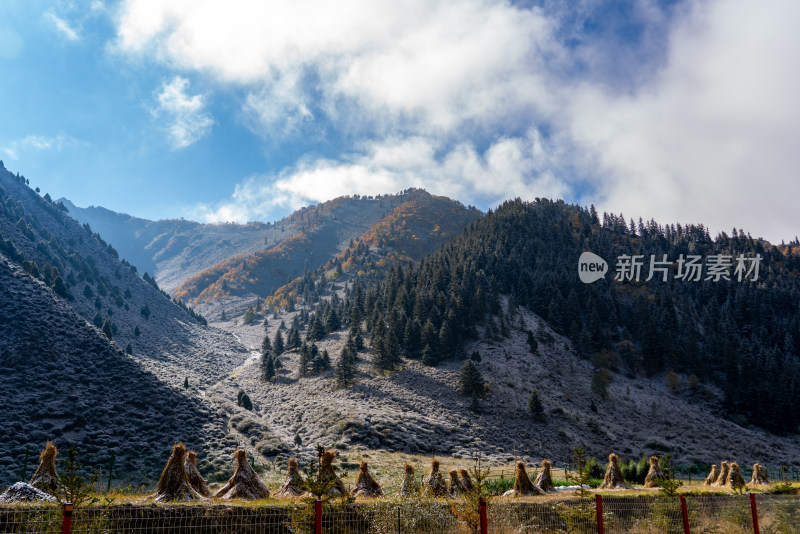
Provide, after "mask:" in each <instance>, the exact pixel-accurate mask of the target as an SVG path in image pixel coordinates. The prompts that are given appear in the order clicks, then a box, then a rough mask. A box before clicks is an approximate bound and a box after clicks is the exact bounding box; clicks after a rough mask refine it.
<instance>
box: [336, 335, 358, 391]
mask: <svg viewBox="0 0 800 534" xmlns="http://www.w3.org/2000/svg"><path fill="white" fill-rule="evenodd" d="M355 359H356V358H355V354H353V352H351V350H350V349H349V348H348V347H347V345H345V346H344V347H342V352H341V353H340V354H339V358H338V359H337V360H336V369H335V371H334V377H335V378H336V386H337V387H340V388H343V387H347V386H348V385H349V384H350V382H352V380H353V378H355V376H356V365H355V363H356V362H355Z"/></svg>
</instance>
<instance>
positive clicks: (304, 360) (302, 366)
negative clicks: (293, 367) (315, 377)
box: [297, 343, 309, 378]
mask: <svg viewBox="0 0 800 534" xmlns="http://www.w3.org/2000/svg"><path fill="white" fill-rule="evenodd" d="M308 362H309V357H308V344H306V343H303V346H302V347H300V358H299V359H298V360H297V376H298V377H300V378H302V377H304V376H307V375H308Z"/></svg>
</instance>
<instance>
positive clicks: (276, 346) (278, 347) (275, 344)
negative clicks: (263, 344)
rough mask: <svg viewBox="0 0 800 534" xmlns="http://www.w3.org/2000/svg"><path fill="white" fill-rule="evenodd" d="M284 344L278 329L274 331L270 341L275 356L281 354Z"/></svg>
mask: <svg viewBox="0 0 800 534" xmlns="http://www.w3.org/2000/svg"><path fill="white" fill-rule="evenodd" d="M283 351H284V346H283V336H282V335H281V331H280V329H278V331H277V332H275V339H274V340H273V341H272V353H273V354H274V355H275V356H276V357H277V356H280V355H281V354H283Z"/></svg>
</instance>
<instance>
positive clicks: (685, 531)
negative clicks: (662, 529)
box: [681, 495, 690, 534]
mask: <svg viewBox="0 0 800 534" xmlns="http://www.w3.org/2000/svg"><path fill="white" fill-rule="evenodd" d="M681 517H682V518H683V534H690V532H689V509H688V508H687V507H686V497H684V496H683V495H681Z"/></svg>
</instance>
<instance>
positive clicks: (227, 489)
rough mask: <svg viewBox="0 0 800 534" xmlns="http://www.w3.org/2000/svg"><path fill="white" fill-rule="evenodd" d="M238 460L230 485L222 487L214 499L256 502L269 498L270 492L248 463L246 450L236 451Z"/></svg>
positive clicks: (235, 455)
mask: <svg viewBox="0 0 800 534" xmlns="http://www.w3.org/2000/svg"><path fill="white" fill-rule="evenodd" d="M233 457H234V458H236V471H234V473H233V476H232V477H231V478H230V480H228V483H227V484H225V485H224V486H222V488H220V490H219V491H218V492H217V493H215V494H214V497H216V498H219V499H245V500H249V501H252V500H256V499H266V498H267V497H269V490H268V489H267V487H266V486H265V485H264V483H263V482H261V479H260V478H258V475H257V474H256V472H255V471H253V468H252V467H251V466H250V464H249V463H247V453H246V452H245V450H244V449H236V452H234V453H233Z"/></svg>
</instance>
